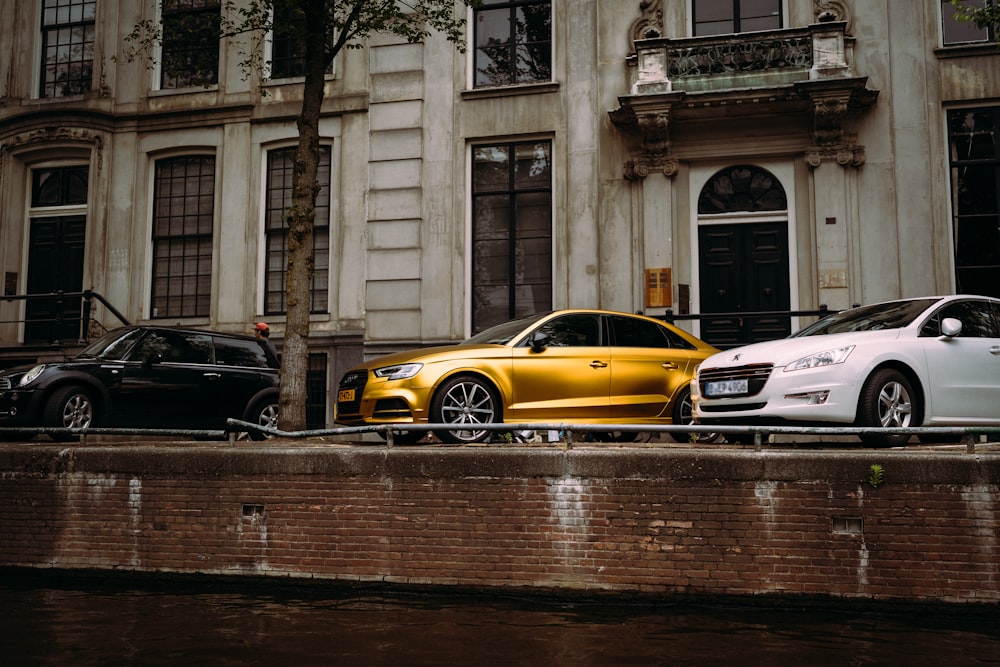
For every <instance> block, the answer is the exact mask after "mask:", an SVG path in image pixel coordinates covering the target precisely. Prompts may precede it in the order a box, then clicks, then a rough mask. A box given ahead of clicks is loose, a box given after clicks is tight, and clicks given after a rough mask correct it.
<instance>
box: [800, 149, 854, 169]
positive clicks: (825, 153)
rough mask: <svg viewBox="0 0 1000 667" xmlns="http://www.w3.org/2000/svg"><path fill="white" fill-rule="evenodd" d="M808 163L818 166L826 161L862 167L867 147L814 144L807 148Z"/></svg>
mask: <svg viewBox="0 0 1000 667" xmlns="http://www.w3.org/2000/svg"><path fill="white" fill-rule="evenodd" d="M805 156H806V163H807V164H808V165H809V166H810V167H812V168H814V169H815V168H816V167H818V166H820V165H821V164H823V163H824V162H836V163H837V164H839V165H840V166H841V167H860V166H861V165H863V164H864V163H865V147H864V146H858V145H857V144H854V143H850V144H841V145H839V146H812V147H810V148H808V149H807V150H806V153H805Z"/></svg>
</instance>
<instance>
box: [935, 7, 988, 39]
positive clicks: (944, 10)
mask: <svg viewBox="0 0 1000 667" xmlns="http://www.w3.org/2000/svg"><path fill="white" fill-rule="evenodd" d="M962 4H964V5H969V6H970V7H976V6H982V4H983V3H982V0H964V2H963V3H962ZM941 24H942V33H943V39H942V41H943V42H944V44H963V43H969V42H985V41H988V40H989V39H990V31H989V30H988V29H987V28H978V27H976V24H975V23H970V22H968V21H957V20H955V7H954V6H953V5H952V4H951V0H941Z"/></svg>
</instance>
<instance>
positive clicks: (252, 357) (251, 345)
mask: <svg viewBox="0 0 1000 667" xmlns="http://www.w3.org/2000/svg"><path fill="white" fill-rule="evenodd" d="M215 363H217V364H219V365H220V366H248V367H250V368H268V363H267V355H266V354H265V352H264V348H263V347H261V346H260V344H259V343H257V341H255V340H243V339H241V338H223V337H221V336H218V337H216V338H215Z"/></svg>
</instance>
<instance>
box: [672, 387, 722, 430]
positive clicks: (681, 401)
mask: <svg viewBox="0 0 1000 667" xmlns="http://www.w3.org/2000/svg"><path fill="white" fill-rule="evenodd" d="M673 422H674V424H683V425H685V426H686V425H688V424H693V423H694V412H693V406H692V405H691V390H690V389H688V388H684V390H683V391H681V395H680V396H678V397H677V402H676V403H675V404H674V414H673ZM670 437H671V438H673V440H674V442H715V441H716V440H718V439H719V434H718V433H678V432H671V433H670Z"/></svg>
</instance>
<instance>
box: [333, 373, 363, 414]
mask: <svg viewBox="0 0 1000 667" xmlns="http://www.w3.org/2000/svg"><path fill="white" fill-rule="evenodd" d="M366 384H368V371H350V372H348V373H345V374H344V377H343V378H341V380H340V386H339V387H338V391H343V390H344V389H353V390H354V400H353V401H341V400H340V399H339V398H338V400H337V414H338V415H356V414H358V413H359V412H360V411H361V395H362V394H364V393H365V385H366Z"/></svg>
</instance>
